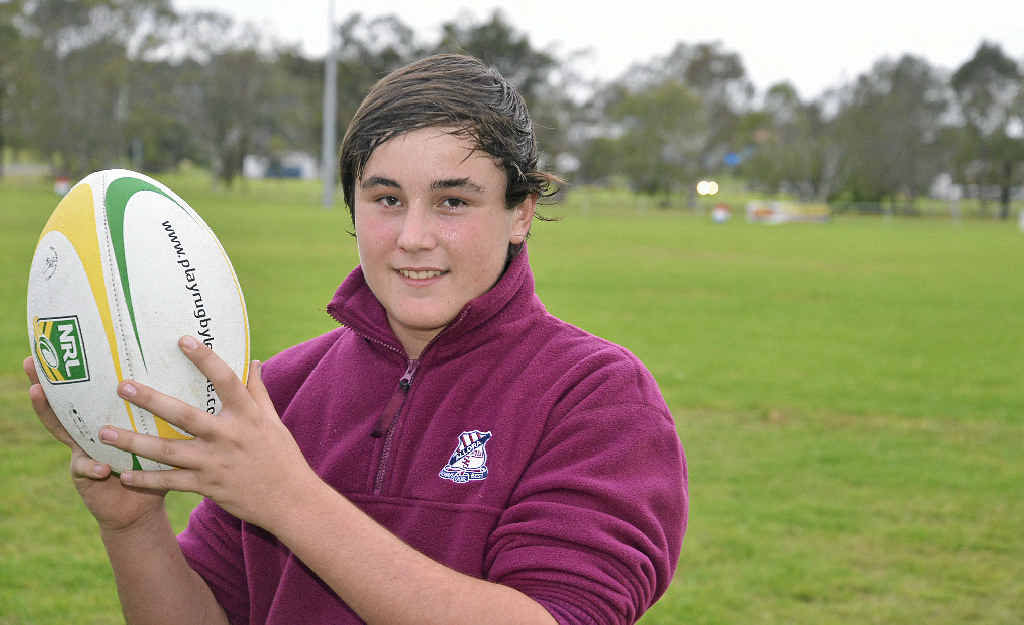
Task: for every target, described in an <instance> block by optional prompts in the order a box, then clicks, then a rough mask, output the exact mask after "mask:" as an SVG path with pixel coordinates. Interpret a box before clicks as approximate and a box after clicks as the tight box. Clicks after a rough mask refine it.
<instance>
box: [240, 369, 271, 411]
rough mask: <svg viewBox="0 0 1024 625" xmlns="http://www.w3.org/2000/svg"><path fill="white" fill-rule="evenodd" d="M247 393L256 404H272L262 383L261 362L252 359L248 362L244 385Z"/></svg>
mask: <svg viewBox="0 0 1024 625" xmlns="http://www.w3.org/2000/svg"><path fill="white" fill-rule="evenodd" d="M246 387H247V388H248V389H249V395H250V396H251V397H252V400H253V401H254V402H256V405H258V406H273V405H274V402H272V401H271V400H270V394H269V393H268V392H267V387H266V386H264V384H263V363H262V362H260V361H258V360H253V361H252V362H250V363H249V382H248V384H247V385H246Z"/></svg>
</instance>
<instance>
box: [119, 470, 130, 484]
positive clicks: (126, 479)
mask: <svg viewBox="0 0 1024 625" xmlns="http://www.w3.org/2000/svg"><path fill="white" fill-rule="evenodd" d="M121 482H122V483H123V484H131V483H132V472H131V471H125V472H124V473H122V474H121Z"/></svg>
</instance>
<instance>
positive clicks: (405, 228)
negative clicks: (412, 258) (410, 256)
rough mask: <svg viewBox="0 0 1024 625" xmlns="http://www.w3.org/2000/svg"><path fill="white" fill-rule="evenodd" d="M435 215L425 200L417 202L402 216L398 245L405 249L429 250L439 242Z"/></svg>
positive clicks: (409, 250)
mask: <svg viewBox="0 0 1024 625" xmlns="http://www.w3.org/2000/svg"><path fill="white" fill-rule="evenodd" d="M434 225H435V224H434V220H433V215H432V213H431V212H430V210H429V208H428V207H426V206H425V205H424V203H423V202H415V203H413V205H412V206H410V207H409V210H407V211H405V215H404V216H403V217H402V226H401V230H400V231H399V233H398V247H399V248H401V249H402V250H404V251H407V252H412V251H417V250H428V249H431V248H433V247H434V246H435V245H436V244H437V237H436V236H435V232H434Z"/></svg>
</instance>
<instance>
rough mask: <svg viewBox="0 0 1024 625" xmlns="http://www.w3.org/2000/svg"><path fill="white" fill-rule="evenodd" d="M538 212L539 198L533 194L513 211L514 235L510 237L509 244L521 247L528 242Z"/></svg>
mask: <svg viewBox="0 0 1024 625" xmlns="http://www.w3.org/2000/svg"><path fill="white" fill-rule="evenodd" d="M536 212H537V196H536V194H533V193H531V194H530V195H527V196H526V199H525V200H523V201H522V202H520V203H519V204H518V205H517V206H516V207H515V208H513V209H512V234H511V235H509V238H508V241H509V243H511V244H513V245H519V244H520V243H522V242H523V241H525V240H526V235H528V234H530V226H531V225H532V224H533V216H534V214H535V213H536Z"/></svg>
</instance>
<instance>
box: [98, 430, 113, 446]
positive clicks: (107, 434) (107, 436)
mask: <svg viewBox="0 0 1024 625" xmlns="http://www.w3.org/2000/svg"><path fill="white" fill-rule="evenodd" d="M100 440H101V441H106V442H108V443H110V442H113V441H116V440H117V430H112V429H110V428H103V429H102V430H100Z"/></svg>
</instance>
